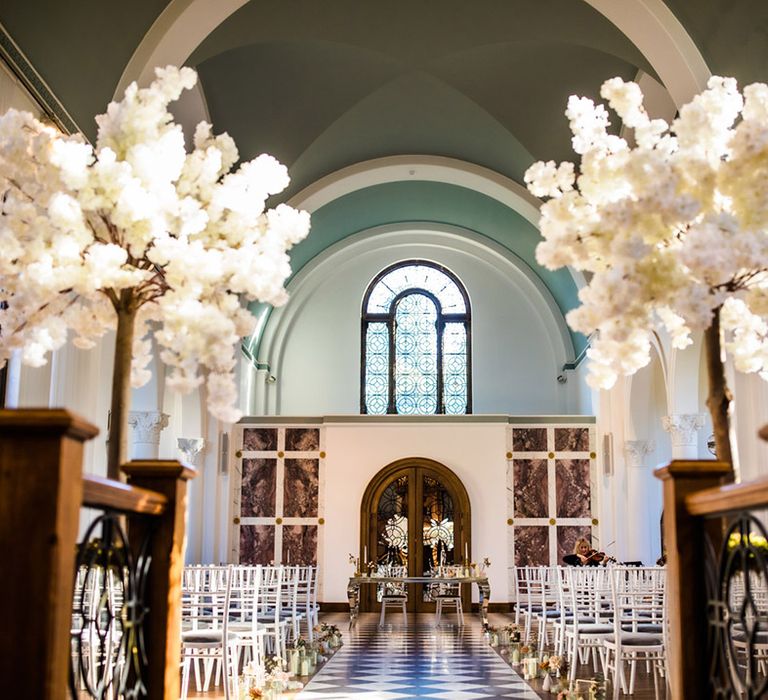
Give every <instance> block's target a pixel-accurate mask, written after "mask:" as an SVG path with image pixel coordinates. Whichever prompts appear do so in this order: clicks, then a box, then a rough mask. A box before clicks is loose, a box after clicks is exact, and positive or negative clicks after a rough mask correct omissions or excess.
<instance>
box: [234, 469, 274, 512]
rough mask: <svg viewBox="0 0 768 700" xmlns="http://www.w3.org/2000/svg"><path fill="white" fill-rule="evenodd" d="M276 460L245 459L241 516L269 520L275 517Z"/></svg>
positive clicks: (241, 492)
mask: <svg viewBox="0 0 768 700" xmlns="http://www.w3.org/2000/svg"><path fill="white" fill-rule="evenodd" d="M276 489H277V460H276V459H263V458H257V459H244V460H243V480H242V484H241V487H240V516H241V517H243V518H269V517H273V516H274V515H275V492H276Z"/></svg>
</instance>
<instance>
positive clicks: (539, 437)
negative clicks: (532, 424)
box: [512, 428, 547, 452]
mask: <svg viewBox="0 0 768 700" xmlns="http://www.w3.org/2000/svg"><path fill="white" fill-rule="evenodd" d="M512 449H513V450H514V451H515V452H546V451H547V429H546V428H512Z"/></svg>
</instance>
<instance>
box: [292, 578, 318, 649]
mask: <svg viewBox="0 0 768 700" xmlns="http://www.w3.org/2000/svg"><path fill="white" fill-rule="evenodd" d="M315 576H316V567H314V566H301V567H299V574H298V586H297V589H296V593H297V601H298V603H297V604H298V608H299V610H300V611H301V619H302V620H304V622H305V624H306V626H307V638H308V639H309V641H310V642H311V641H312V640H313V639H314V629H313V628H314V626H315V624H316V621H315V611H314V610H313V608H312V588H313V586H314V585H315Z"/></svg>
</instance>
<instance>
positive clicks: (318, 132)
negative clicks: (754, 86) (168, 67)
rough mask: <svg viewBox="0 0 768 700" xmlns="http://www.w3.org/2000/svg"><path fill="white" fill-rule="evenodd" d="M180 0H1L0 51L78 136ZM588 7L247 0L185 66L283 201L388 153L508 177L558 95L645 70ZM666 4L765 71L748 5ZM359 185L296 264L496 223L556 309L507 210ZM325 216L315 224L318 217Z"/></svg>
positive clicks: (538, 151) (559, 118)
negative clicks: (382, 232)
mask: <svg viewBox="0 0 768 700" xmlns="http://www.w3.org/2000/svg"><path fill="white" fill-rule="evenodd" d="M219 2H223V0H219ZM228 2H229V4H230V5H232V6H237V5H238V4H240V3H238V2H237V1H236V0H228ZM635 2H636V0H624V2H623V4H626V5H632V4H634V3H635ZM608 4H610V3H608ZM644 4H646V5H649V6H653V5H654V4H656V5H662V3H661V0H645V3H644ZM192 5H196V6H198V7H202V8H203V9H202V10H201V12H203V13H204V12H205V3H204V2H201V0H173V1H172V2H170V3H168V2H166V0H133V1H132V2H96V1H95V0H78V1H77V2H60V1H59V2H54V1H52V0H4V2H3V3H2V4H0V22H1V23H2V25H3V27H2V28H3V29H4V32H3V36H2V39H3V44H2V46H0V48H4V50H5V54H6V56H8V55H9V53H10V54H13V53H14V52H15V51H16V49H18V50H19V51H20V52H21V53H22V54H23V55H24V56H25V57H26V59H27V62H28V64H29V66H31V70H32V71H34V72H36V73H37V75H38V76H39V77H40V78H41V79H42V80H43V81H44V82H45V83H47V85H48V86H49V88H50V90H51V92H52V93H53V95H55V98H56V99H57V100H58V101H59V102H60V103H61V105H62V106H63V108H64V109H65V110H66V112H67V113H68V114H69V115H70V116H71V118H72V120H73V122H74V123H75V124H76V125H77V127H78V128H79V129H81V130H82V131H83V132H84V133H85V134H86V136H88V137H89V138H93V137H94V135H95V124H94V120H93V118H94V116H95V115H96V114H98V113H100V112H102V111H104V108H105V106H106V104H107V103H108V102H109V100H111V99H112V98H113V97H114V94H115V91H116V88H117V86H118V83H119V82H120V79H121V76H122V75H123V72H124V70H125V68H126V65H128V64H129V61H130V60H131V57H132V56H133V55H134V53H135V52H136V50H137V47H139V45H140V43H141V41H142V39H143V38H144V37H145V35H146V34H147V33H148V32H149V31H150V29H151V28H153V25H154V29H158V28H162V26H163V24H164V23H169V22H170V21H171V20H172V19H173V17H174V16H178V13H179V10H180V8H181V9H184V7H186V6H192ZM216 5H217V0H211V2H210V5H209V7H210V8H214V7H215V6H216ZM600 5H602V6H606V2H605V0H600V1H599V2H598V1H595V2H587V1H582V0H474V1H473V2H466V0H464V1H460V0H419V1H418V2H413V0H389V1H388V2H374V1H373V0H369V1H368V2H366V1H365V0H323V1H322V2H318V0H251V2H247V3H245V4H242V6H241V7H240V8H239V9H236V10H235V11H234V12H232V13H231V14H230V15H229V16H228V17H227V18H226V19H224V21H223V22H221V23H220V24H218V26H214V27H213V28H212V31H210V33H208V35H207V36H205V37H204V38H203V39H202V41H199V42H198V41H195V42H194V45H193V46H191V47H190V51H188V52H187V53H186V54H185V55H187V58H186V63H187V65H191V66H193V67H195V68H196V69H197V70H198V72H199V74H200V79H201V87H202V95H203V99H204V105H205V110H207V112H208V115H209V117H210V120H211V122H212V123H213V124H214V126H215V129H216V130H217V131H228V132H229V133H230V134H231V135H232V136H233V137H234V138H235V141H236V142H237V144H238V146H239V148H240V152H241V156H242V157H243V158H250V157H252V156H254V155H256V154H258V153H261V152H269V153H272V154H273V155H275V156H276V157H277V158H279V159H280V160H281V161H282V162H284V163H285V164H286V165H287V166H288V167H289V171H290V173H291V177H292V184H291V188H290V190H289V191H288V192H286V193H285V195H284V196H285V197H290V196H292V195H294V194H296V193H297V192H299V191H300V190H302V189H303V188H305V187H307V186H309V185H311V184H312V183H315V182H316V181H317V180H318V179H320V178H322V177H323V176H326V175H328V174H330V173H333V172H336V171H338V170H340V169H341V168H344V167H346V166H350V165H353V164H356V163H360V162H363V161H368V160H370V159H373V158H382V157H387V156H400V155H406V154H408V155H411V154H419V155H425V156H430V155H431V156H447V157H450V158H454V159H457V160H458V161H463V162H466V163H469V164H473V165H476V166H482V167H484V168H487V169H489V170H490V171H493V172H495V173H499V174H500V175H502V176H505V177H507V178H510V179H512V180H515V181H517V182H522V174H523V172H524V171H525V169H526V168H527V167H528V165H530V163H531V162H532V161H533V160H535V159H547V160H549V159H554V160H561V159H569V158H570V157H571V151H570V133H569V131H568V125H567V122H566V119H565V118H564V116H563V111H564V108H565V103H566V100H567V97H568V95H570V94H574V93H577V94H583V95H588V96H592V97H597V94H598V91H599V86H600V84H601V83H602V82H603V81H604V80H605V79H607V78H609V77H612V76H615V75H620V76H622V77H623V78H625V79H635V78H636V77H637V76H638V75H639V74H641V72H642V73H643V74H646V75H648V76H650V77H651V78H655V79H658V80H659V81H661V82H663V76H661V75H660V74H659V72H658V71H656V70H654V67H652V65H651V62H650V61H649V60H648V58H647V57H646V56H644V54H643V52H642V51H641V50H640V48H638V46H636V45H635V44H634V43H633V42H632V41H631V40H630V39H629V38H628V36H627V35H626V34H625V33H624V31H626V27H624V31H622V30H621V29H619V28H618V27H617V26H616V25H615V24H613V23H612V22H611V21H610V20H609V19H608V16H609V15H610V11H603V12H601V11H598V10H597V9H595V7H593V6H600ZM666 6H667V8H668V9H669V10H671V11H672V13H673V14H674V17H676V18H677V20H678V21H679V22H680V23H681V24H682V25H683V29H684V30H685V32H687V33H688V35H689V36H690V38H691V39H692V40H693V43H694V45H695V47H696V48H697V49H698V51H699V52H700V54H701V56H702V57H703V59H704V61H706V64H707V66H708V67H709V69H710V70H711V71H712V72H714V73H723V74H734V75H736V76H737V77H738V78H740V79H741V80H742V81H743V82H749V81H754V80H761V79H762V80H765V79H768V68H766V67H767V66H768V5H766V4H765V3H764V2H762V1H761V0H740V2H737V3H734V2H732V0H667V2H666ZM662 9H664V8H663V5H662ZM164 11H165V12H164ZM14 45H15V46H14ZM9 47H10V48H9ZM646 53H647V51H646ZM17 63H23V61H21V62H17ZM15 70H18V65H16V66H15ZM27 77H29V76H27ZM619 126H620V125H618V124H616V125H615V127H616V128H619ZM368 194H369V198H373V199H375V200H376V207H377V209H376V210H377V211H378V210H381V211H382V212H386V211H388V212H389V213H388V214H384V213H382V214H381V215H380V216H379V217H378V219H376V217H374V218H373V219H372V218H371V217H372V215H371V214H370V212H371V211H373V209H375V208H376V207H370V206H368V205H367V204H366V201H365V197H364V196H363V195H358V196H357V197H355V198H353V200H354V201H351V203H350V208H349V209H348V211H346V213H345V210H344V209H343V208H339V206H338V205H337V206H336V208H335V209H334V211H333V214H332V215H330V214H329V213H326V216H325V217H323V216H322V213H321V215H319V216H318V223H319V224H320V230H318V229H317V227H316V228H315V232H313V234H312V235H313V236H315V235H316V236H317V239H316V240H315V242H313V243H309V242H307V244H306V245H305V248H304V250H303V252H302V249H301V247H299V249H298V250H297V253H296V256H295V259H296V261H297V262H298V263H300V264H303V263H304V262H306V261H307V260H309V259H310V258H311V257H312V255H314V254H316V253H317V252H318V251H319V250H322V249H323V248H324V247H325V246H326V245H330V244H331V243H333V242H335V241H336V240H339V239H340V238H343V237H344V236H345V235H349V234H351V233H354V232H355V231H357V230H361V229H362V228H363V227H366V226H370V225H373V224H376V223H382V221H381V220H380V219H382V218H383V219H387V220H388V221H387V222H388V223H391V221H392V220H396V219H397V218H398V212H402V214H401V216H402V217H410V218H413V217H425V218H428V219H430V220H435V221H441V220H442V221H444V222H445V223H452V224H457V225H462V226H471V224H472V222H473V221H474V222H475V223H476V225H475V226H474V227H473V228H475V230H479V231H480V232H481V233H485V234H487V235H489V236H491V237H493V238H496V239H499V238H500V239H503V238H504V236H505V235H506V236H507V239H508V240H506V241H505V244H506V245H507V246H508V247H509V248H510V250H513V251H514V252H516V253H517V254H518V255H519V256H520V257H521V259H523V260H525V262H526V263H527V264H528V265H530V266H531V267H532V268H533V269H534V270H535V271H536V272H537V274H539V275H540V276H541V277H542V279H543V280H544V281H545V283H546V284H547V285H548V286H549V288H550V290H551V291H552V293H553V295H554V297H555V299H556V301H557V303H558V304H559V305H560V307H561V309H562V310H563V311H567V310H568V309H569V308H571V307H572V306H573V305H574V304H575V303H576V299H575V293H576V287H575V285H574V284H573V282H572V281H570V282H568V280H566V279H564V278H561V277H558V276H557V273H547V272H545V271H543V270H541V268H539V267H538V266H537V265H536V262H535V260H534V259H533V252H532V250H533V245H535V239H536V235H537V234H536V231H535V228H533V227H532V226H530V224H528V223H527V222H525V221H523V220H522V219H521V220H520V221H517V220H516V219H515V218H514V212H510V213H509V217H511V218H509V220H508V221H507V222H506V223H504V222H503V221H502V222H501V223H499V221H496V223H487V225H486V224H484V223H483V220H484V219H488V218H489V217H491V218H493V216H494V214H493V211H492V210H493V207H492V206H490V205H489V204H488V202H486V201H485V200H483V199H482V198H478V197H475V198H474V199H472V198H471V197H465V198H464V199H465V200H466V204H465V208H464V210H463V214H462V212H459V211H458V209H459V207H458V204H457V203H458V202H459V201H460V200H461V198H460V197H459V198H457V193H456V191H455V188H454V189H452V188H450V187H443V188H442V189H441V188H438V187H434V186H433V187H431V188H429V190H428V191H427V189H425V186H424V183H412V186H411V185H409V186H405V185H404V186H401V187H390V188H387V189H385V190H379V191H377V192H370V193H368ZM361 197H362V199H361ZM470 200H471V201H470ZM461 201H463V200H461ZM366 212H367V214H366ZM345 217H346V218H345ZM355 217H356V218H357V220H355ZM518 218H520V217H518ZM459 219H461V221H459ZM497 219H498V217H497ZM502 219H503V217H502ZM326 220H328V221H331V220H332V222H333V223H332V224H328V226H332V227H333V229H332V230H331V229H330V228H327V227H326V229H325V230H324V229H323V225H324V224H323V222H324V221H326ZM484 226H485V228H486V229H487V230H486V231H484V230H482V229H483V227H484ZM505 227H506V228H505ZM505 230H506V234H505V233H504V231H505ZM569 279H570V278H569ZM576 345H579V343H576Z"/></svg>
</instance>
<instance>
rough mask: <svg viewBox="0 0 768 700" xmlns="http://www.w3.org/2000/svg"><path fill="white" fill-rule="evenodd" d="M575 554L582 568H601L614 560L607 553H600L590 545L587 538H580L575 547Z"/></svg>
mask: <svg viewBox="0 0 768 700" xmlns="http://www.w3.org/2000/svg"><path fill="white" fill-rule="evenodd" d="M573 554H574V556H575V557H576V558H577V559H578V560H579V564H581V566H599V565H600V564H605V563H607V562H608V561H611V560H613V558H612V557H609V556H607V555H606V554H605V552H598V551H597V550H596V549H593V548H592V547H590V545H589V541H588V540H587V539H586V538H585V537H579V539H578V540H576V544H575V545H574V547H573Z"/></svg>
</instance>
